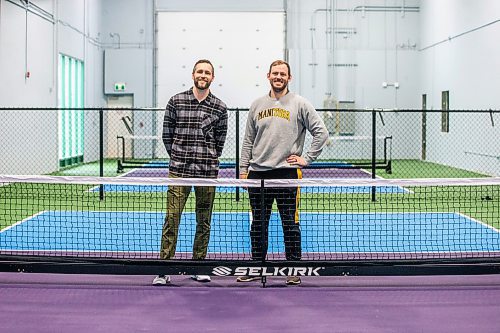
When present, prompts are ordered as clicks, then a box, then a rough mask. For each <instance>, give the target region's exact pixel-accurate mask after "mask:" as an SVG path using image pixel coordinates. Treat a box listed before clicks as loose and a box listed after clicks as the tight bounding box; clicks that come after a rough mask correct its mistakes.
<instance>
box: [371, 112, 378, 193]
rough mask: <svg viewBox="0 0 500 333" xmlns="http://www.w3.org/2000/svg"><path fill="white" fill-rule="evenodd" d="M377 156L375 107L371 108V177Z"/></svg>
mask: <svg viewBox="0 0 500 333" xmlns="http://www.w3.org/2000/svg"><path fill="white" fill-rule="evenodd" d="M376 158H377V112H376V111H375V109H373V110H372V179H375V178H376V174H375V172H376V169H377V168H376V165H375V159H376ZM371 190H372V191H371V192H372V193H371V194H372V201H376V198H375V192H376V188H375V186H372V189H371Z"/></svg>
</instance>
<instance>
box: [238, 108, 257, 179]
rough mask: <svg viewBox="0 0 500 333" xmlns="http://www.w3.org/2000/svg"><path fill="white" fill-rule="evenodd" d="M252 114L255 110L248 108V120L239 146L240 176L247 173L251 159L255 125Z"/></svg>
mask: <svg viewBox="0 0 500 333" xmlns="http://www.w3.org/2000/svg"><path fill="white" fill-rule="evenodd" d="M254 112H255V108H254V107H250V112H248V118H247V123H246V127H245V137H244V138H243V144H242V146H241V158H240V174H241V173H248V167H249V165H250V159H251V158H252V148H253V143H254V141H255V135H256V130H255V123H254V118H253V114H254Z"/></svg>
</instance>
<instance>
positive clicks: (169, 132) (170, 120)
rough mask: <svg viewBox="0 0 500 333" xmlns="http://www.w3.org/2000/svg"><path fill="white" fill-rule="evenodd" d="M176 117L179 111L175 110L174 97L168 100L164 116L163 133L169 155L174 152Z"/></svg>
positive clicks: (162, 136)
mask: <svg viewBox="0 0 500 333" xmlns="http://www.w3.org/2000/svg"><path fill="white" fill-rule="evenodd" d="M176 119H177V112H176V110H175V106H174V102H173V99H172V98H171V99H170V100H169V101H168V104H167V108H166V110H165V116H164V117H163V133H162V135H161V138H162V141H163V144H164V145H165V149H166V150H167V153H168V156H170V155H171V153H172V144H173V140H174V132H175V124H176Z"/></svg>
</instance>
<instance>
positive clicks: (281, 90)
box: [271, 81, 288, 94]
mask: <svg viewBox="0 0 500 333" xmlns="http://www.w3.org/2000/svg"><path fill="white" fill-rule="evenodd" d="M281 83H283V86H282V87H281V88H278V87H276V86H275V85H274V84H273V83H271V89H273V91H274V92H275V93H277V94H279V93H281V92H283V91H284V90H285V89H286V88H287V87H288V81H283V82H281Z"/></svg>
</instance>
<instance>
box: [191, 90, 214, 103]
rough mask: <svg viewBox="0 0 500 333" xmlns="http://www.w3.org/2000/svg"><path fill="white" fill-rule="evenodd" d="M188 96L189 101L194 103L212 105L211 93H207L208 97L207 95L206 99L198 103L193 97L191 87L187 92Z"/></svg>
mask: <svg viewBox="0 0 500 333" xmlns="http://www.w3.org/2000/svg"><path fill="white" fill-rule="evenodd" d="M188 95H189V99H190V100H191V101H193V102H196V103H207V104H208V105H210V104H212V100H213V96H214V95H212V92H211V91H209V92H208V95H207V98H205V99H204V100H202V101H201V102H198V100H197V99H196V97H195V96H194V92H193V87H191V89H189V90H188Z"/></svg>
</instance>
